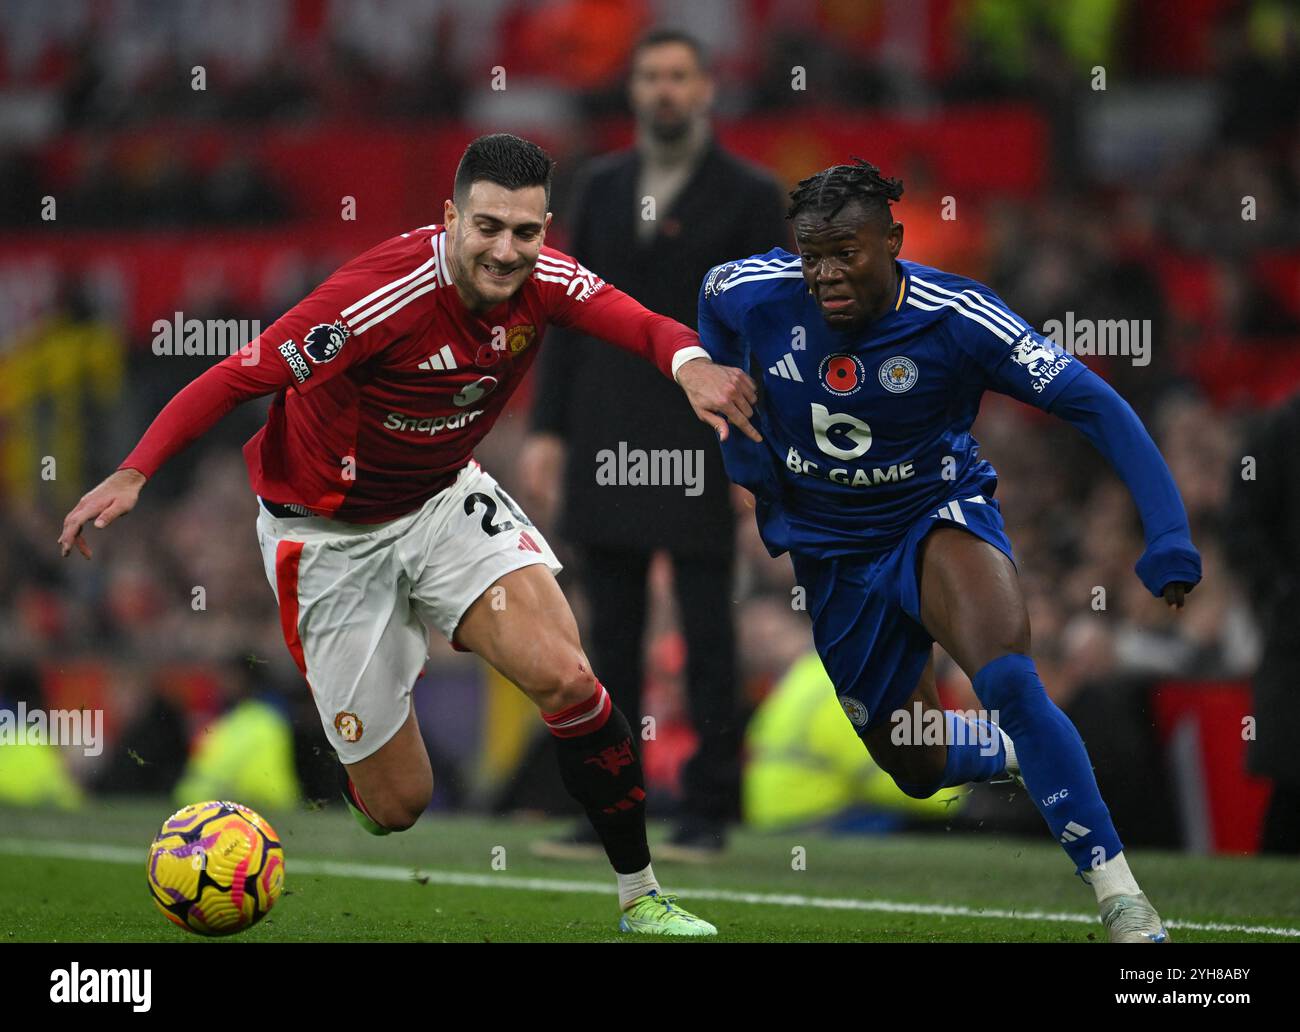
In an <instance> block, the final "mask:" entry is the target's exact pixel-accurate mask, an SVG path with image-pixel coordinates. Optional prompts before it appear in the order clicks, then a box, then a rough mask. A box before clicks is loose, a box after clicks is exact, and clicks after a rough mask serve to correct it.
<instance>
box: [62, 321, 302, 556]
mask: <svg viewBox="0 0 1300 1032" xmlns="http://www.w3.org/2000/svg"><path fill="white" fill-rule="evenodd" d="M259 345H262V346H263V350H258V347H259ZM251 355H257V356H258V357H261V358H263V359H265V357H266V356H265V350H264V343H263V342H260V341H259V342H254V344H252V345H249V347H247V348H244V349H243V350H241V351H239V352H236V353H235V354H233V355H230V356H228V357H227V358H225V359H223V360H222V361H220V362H218V363H217V364H216V365H214V366H213V367H212V368H211V369H208V370H206V371H205V372H203V373H202V374H201V375H200V376H198V377H196V378H195V379H194V380H193V381H192V382H191V383H190V384H188V385H187V386H186V387H184V388H183V389H182V390H180V391H179V392H177V394H176V396H175V397H174V398H172V400H171V401H169V402H168V403H167V404H166V405H165V406H164V407H163V410H162V411H161V412H160V413H158V416H157V418H156V419H154V421H153V422H152V423H151V424H150V425H149V429H148V430H146V431H145V434H144V436H143V437H142V438H140V443H139V444H137V445H136V446H135V448H134V449H133V450H132V452H131V454H130V455H128V456H127V457H126V458H125V459H124V460H123V461H122V464H121V465H120V466H118V468H117V471H116V472H115V473H113V474H112V475H111V476H109V477H108V478H107V479H105V480H104V481H103V483H101V484H100V485H99V486H98V487H96V488H94V489H93V490H91V491H90V492H89V493H88V494H85V495H82V497H81V500H80V501H79V502H77V504H76V506H75V507H74V508H73V510H72V511H71V512H70V513H68V515H67V517H66V518H65V519H64V521H63V532H62V533H61V534H60V535H59V548H60V550H61V552H62V555H63V556H64V557H65V558H66V557H67V556H68V555H69V554H70V553H71V552H72V548H73V546H74V545H75V546H76V547H77V549H78V551H80V552H81V554H82V555H83V556H85V557H86V558H87V559H89V558H90V556H91V550H90V546H89V545H87V544H86V540H85V538H83V537H82V535H81V531H82V528H83V527H84V526H85V525H86V524H87V523H89V522H90V521H91V520H94V522H95V526H96V527H97V528H99V529H103V528H104V527H107V526H108V525H109V524H110V523H112V522H113V521H114V520H115V519H117V518H118V517H119V516H122V515H125V514H126V513H128V512H130V511H131V510H132V509H134V508H135V503H136V501H137V500H138V499H139V497H140V490H141V488H143V487H144V485H145V482H146V481H147V480H148V479H149V478H150V477H151V476H153V475H154V473H156V472H157V471H158V470H159V468H161V467H162V465H163V464H164V463H165V462H166V461H167V460H168V459H170V458H171V457H172V456H174V455H176V454H177V453H178V452H180V451H182V450H183V449H184V448H186V447H187V446H188V445H190V444H191V443H193V442H194V441H195V440H197V439H198V438H200V437H202V436H203V435H204V434H205V433H207V432H208V431H209V430H210V429H212V427H214V426H215V425H216V424H217V423H218V422H219V421H220V420H221V418H222V417H223V416H225V415H226V414H227V413H228V412H230V410H231V409H233V408H234V407H235V406H236V405H238V404H240V403H241V402H244V401H248V400H250V399H252V398H257V397H260V396H262V395H264V394H271V393H273V392H275V391H277V390H280V389H281V388H284V387H287V386H288V381H289V379H290V374H289V373H288V372H287V370H286V367H285V366H284V364H283V363H281V362H278V361H260V362H255V363H252V364H249V365H245V364H244V362H246V361H247V360H248V358H249V356H251Z"/></svg>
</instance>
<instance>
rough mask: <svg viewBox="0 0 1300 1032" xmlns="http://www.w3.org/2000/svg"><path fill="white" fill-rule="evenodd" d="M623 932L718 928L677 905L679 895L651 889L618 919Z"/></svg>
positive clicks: (695, 932)
mask: <svg viewBox="0 0 1300 1032" xmlns="http://www.w3.org/2000/svg"><path fill="white" fill-rule="evenodd" d="M618 930H619V931H620V932H638V933H640V934H641V935H717V934H718V930H717V929H716V928H714V927H713V925H711V924H709V922H708V921H705V920H704V919H703V918H699V917H696V916H695V915H694V914H692V913H691V912H690V911H689V910H683V909H682V908H681V907H679V906H678V905H677V897H676V896H661V895H660V894H659V893H657V892H653V891H652V892H647V893H646V894H645V895H644V896H641V897H639V898H638V899H637V900H636V902H634V903H633V904H632V905H631V906H630V907H628V908H627V909H626V910H624V911H623V916H622V917H620V918H619V919H618Z"/></svg>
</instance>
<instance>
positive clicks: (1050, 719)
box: [973, 652, 1124, 872]
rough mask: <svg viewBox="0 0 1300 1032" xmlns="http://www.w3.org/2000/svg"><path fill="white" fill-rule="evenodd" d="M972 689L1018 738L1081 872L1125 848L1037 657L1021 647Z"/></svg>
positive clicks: (1055, 828)
mask: <svg viewBox="0 0 1300 1032" xmlns="http://www.w3.org/2000/svg"><path fill="white" fill-rule="evenodd" d="M973 687H974V689H975V694H976V695H977V696H979V700H980V702H981V703H983V704H984V706H985V708H986V709H988V710H990V711H995V715H996V719H997V723H998V724H999V725H1000V726H1001V728H1002V730H1003V731H1005V732H1006V733H1007V735H1008V736H1009V737H1010V738H1011V741H1012V742H1013V743H1015V747H1016V760H1017V762H1019V764H1020V776H1021V777H1022V778H1024V779H1025V787H1026V788H1027V789H1028V791H1029V794H1030V796H1031V797H1032V798H1033V800H1034V805H1035V806H1037V807H1038V812H1039V813H1041V814H1042V815H1043V819H1044V820H1046V821H1047V826H1048V827H1049V828H1051V829H1052V835H1053V836H1054V837H1055V838H1056V840H1057V841H1058V842H1059V843H1061V845H1062V846H1064V847H1065V851H1066V852H1067V853H1069V854H1070V859H1071V860H1073V861H1074V866H1075V870H1076V871H1079V872H1084V871H1087V870H1089V869H1090V868H1091V867H1093V866H1094V865H1095V864H1100V863H1104V862H1105V861H1107V860H1109V859H1110V858H1111V857H1113V856H1115V855H1116V854H1117V853H1119V851H1120V850H1121V849H1123V848H1124V847H1123V846H1122V845H1121V844H1120V841H1119V835H1118V834H1117V833H1116V832H1115V825H1114V824H1113V823H1112V822H1111V819H1110V812H1109V811H1108V810H1107V809H1106V804H1105V803H1103V802H1102V800H1101V793H1100V792H1099V791H1098V790H1097V779H1096V778H1094V777H1093V775H1092V763H1091V762H1090V761H1089V759H1088V752H1087V750H1086V749H1085V748H1084V745H1083V739H1082V738H1080V737H1079V732H1078V731H1077V730H1075V727H1074V724H1072V723H1071V722H1070V718H1069V717H1067V716H1066V715H1065V714H1064V713H1062V712H1061V710H1060V709H1059V708H1058V707H1057V705H1056V703H1054V702H1052V700H1051V699H1049V698H1048V697H1047V690H1046V689H1045V688H1044V687H1043V682H1042V681H1041V680H1039V677H1038V671H1037V670H1036V669H1035V668H1034V661H1033V660H1032V659H1030V658H1029V657H1028V656H1022V655H1020V654H1019V653H1014V652H1013V653H1010V654H1008V655H1005V656H1000V657H998V658H997V659H995V660H993V662H991V663H989V664H988V665H987V666H986V667H984V669H982V670H981V671H980V672H979V673H977V674H976V675H975V680H974V683H973ZM991 715H992V714H991Z"/></svg>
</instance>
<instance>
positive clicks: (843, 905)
mask: <svg viewBox="0 0 1300 1032" xmlns="http://www.w3.org/2000/svg"><path fill="white" fill-rule="evenodd" d="M0 853H8V854H10V855H14V856H39V857H46V858H49V859H54V860H89V861H94V862H96V863H111V864H139V865H140V867H141V868H143V867H144V864H145V858H146V851H145V850H141V849H130V848H127V847H126V846H106V845H80V844H78V843H76V842H27V841H24V840H21V839H0ZM285 870H286V872H287V873H289V874H318V875H327V876H330V877H336V878H362V879H365V880H367V881H394V882H405V881H411V880H412V879H413V878H414V877H416V876H418V877H419V878H420V879H422V880H423V881H425V882H430V883H432V884H434V885H460V886H465V887H468V888H476V889H516V890H522V891H524V892H570V893H580V894H590V895H598V896H608V895H610V894H611V893H612V892H613V888H612V885H611V883H610V882H607V881H561V880H559V879H557V878H516V877H513V876H511V875H508V874H470V873H468V872H465V871H432V870H421V869H419V868H411V867H394V866H392V865H391V864H357V863H342V862H340V861H337V860H294V861H293V862H292V863H289V864H287V865H286V868H285ZM684 893H685V895H688V896H690V898H691V899H693V900H707V901H715V902H719V903H746V904H750V905H753V906H778V907H808V908H811V909H814V910H857V911H865V912H870V913H885V914H918V915H921V916H925V917H974V918H980V919H984V920H1022V921H1057V922H1062V923H1066V924H1088V925H1094V924H1097V923H1098V922H1097V917H1096V915H1095V914H1066V913H1060V912H1053V911H1046V910H1005V909H1001V908H998V907H967V906H953V905H948V904H942V903H899V902H896V901H892V900H873V899H848V898H836V897H833V896H802V895H798V894H793V893H771V892H735V891H733V890H731V889H705V888H686V889H685V890H684ZM1165 924H1166V925H1168V926H1169V927H1170V928H1186V929H1188V930H1190V931H1194V932H1237V933H1239V934H1243V935H1278V936H1282V937H1284V938H1289V939H1295V938H1300V928H1277V927H1273V926H1270V925H1236V924H1224V923H1222V922H1218V921H1166V922H1165Z"/></svg>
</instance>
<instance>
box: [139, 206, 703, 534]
mask: <svg viewBox="0 0 1300 1032" xmlns="http://www.w3.org/2000/svg"><path fill="white" fill-rule="evenodd" d="M446 242H447V234H446V232H445V231H444V229H443V227H442V226H424V227H422V228H420V229H417V230H414V231H412V232H410V233H403V234H401V235H400V236H397V237H393V238H392V239H391V240H387V241H385V242H384V243H382V244H380V245H378V246H377V247H374V248H372V249H371V250H369V251H367V252H366V253H365V254H363V255H361V256H360V257H358V258H355V259H353V260H352V261H350V262H348V263H347V264H346V265H344V266H342V267H341V268H340V269H339V270H338V271H336V272H335V273H334V274H333V275H332V276H330V277H329V279H327V280H326V281H325V282H324V283H322V284H321V285H320V286H319V287H317V288H316V290H314V291H313V292H312V293H311V294H310V295H308V296H307V297H306V298H305V299H304V300H303V301H301V302H300V303H299V304H297V305H295V306H294V307H293V308H292V309H291V310H290V311H289V312H287V313H285V315H284V316H282V317H281V318H280V319H278V320H276V322H275V323H273V324H272V325H271V326H270V327H269V328H268V329H267V330H265V331H264V332H263V333H262V334H261V335H260V337H258V339H257V340H256V341H255V342H254V343H253V344H252V345H250V346H249V348H246V349H244V351H242V352H240V353H238V354H235V355H231V356H229V357H228V358H226V359H224V360H223V361H222V362H220V363H218V364H217V365H215V366H213V368H212V369H209V370H208V371H207V372H205V373H204V374H203V375H202V376H200V377H199V378H198V379H196V380H195V381H194V383H192V384H190V385H189V386H188V387H186V388H185V390H183V391H181V392H180V393H179V394H177V396H176V397H175V398H174V399H173V400H172V402H170V403H169V404H168V406H167V407H166V408H165V409H164V410H163V412H162V413H161V414H160V415H159V417H158V419H157V420H155V421H154V424H153V425H152V426H151V427H150V428H149V431H148V432H147V433H146V434H145V436H144V438H142V439H141V441H140V444H139V445H137V447H136V449H135V450H134V451H133V452H132V453H131V455H130V456H128V458H127V459H126V461H124V462H123V463H122V466H121V467H119V468H127V467H132V468H135V469H139V470H140V471H141V472H143V473H144V474H145V475H146V476H151V475H152V474H153V472H154V471H155V470H156V469H157V468H158V467H159V466H160V465H162V463H163V462H164V461H166V459H167V458H169V457H170V456H171V455H174V454H175V453H176V452H177V451H179V450H180V449H181V448H183V447H184V446H185V445H186V444H188V443H189V442H190V441H191V440H193V439H194V438H195V437H197V436H199V434H201V433H202V432H204V431H205V430H207V429H208V427H210V426H211V425H212V424H213V423H215V422H216V421H217V420H218V419H219V418H221V416H222V415H224V414H225V413H226V412H228V411H229V410H230V409H231V408H233V407H234V405H236V404H238V403H239V402H240V401H243V400H245V399H247V398H250V397H255V396H258V395H262V394H269V393H272V392H276V398H275V400H274V402H273V403H272V405H271V409H270V413H269V415H268V418H267V422H266V426H264V427H263V428H262V429H261V430H260V431H258V433H257V434H256V435H255V436H254V437H253V438H252V440H250V441H249V442H248V444H247V445H246V446H245V448H244V456H245V460H246V461H247V463H248V471H249V478H250V480H251V482H252V485H253V490H254V491H256V492H257V493H258V494H259V495H261V496H262V497H263V498H266V499H267V500H269V501H275V502H282V503H291V504H297V505H302V506H305V507H307V508H308V509H310V510H312V511H313V512H316V513H318V514H320V515H322V516H329V517H332V518H335V519H340V520H345V521H348V522H353V523H375V522H380V521H384V520H390V519H395V518H397V517H398V516H401V515H403V514H405V513H408V512H410V511H412V510H413V509H415V508H418V507H419V506H420V505H421V504H423V502H424V501H425V500H426V499H428V498H429V497H430V496H431V495H433V494H434V493H436V492H437V491H440V490H442V489H443V488H444V487H446V486H447V485H448V484H450V483H451V481H452V480H454V479H455V476H456V473H457V472H458V471H459V470H460V469H461V468H462V467H463V466H464V465H465V464H466V463H467V462H469V461H470V459H471V458H472V455H473V450H474V446H475V445H476V444H477V443H478V442H479V441H480V440H481V439H482V438H483V437H484V435H486V434H487V432H488V431H489V430H490V429H492V424H493V423H494V422H495V421H496V418H497V416H498V415H499V414H500V412H501V410H502V408H503V407H504V406H505V404H506V401H507V400H508V399H509V397H510V395H511V394H512V393H514V391H515V389H516V388H517V387H518V386H519V382H520V380H521V379H522V378H523V376H524V374H525V373H527V372H528V369H529V367H530V366H531V365H532V363H533V359H534V357H535V356H536V354H537V349H538V347H540V345H541V343H542V338H543V337H544V336H545V333H546V328H547V326H548V325H550V324H551V323H557V324H559V325H560V326H573V327H576V328H578V329H580V330H582V331H583V332H584V333H587V334H590V335H592V336H595V337H601V338H603V339H605V340H608V341H610V342H611V343H613V344H616V345H619V346H621V347H624V348H627V349H629V350H631V351H634V352H636V353H637V354H640V355H641V356H643V357H644V358H646V359H649V360H651V361H653V362H655V363H656V364H657V365H658V366H659V368H660V369H661V370H662V371H663V372H664V374H665V375H668V376H671V375H672V364H673V356H674V355H675V354H677V353H678V352H680V351H681V350H682V349H683V348H688V347H693V346H696V345H698V339H697V337H696V335H695V333H694V332H693V331H692V330H690V329H689V328H688V327H686V326H683V325H682V324H681V323H678V322H675V321H674V320H672V319H668V318H667V317H665V316H661V315H656V314H654V313H652V312H649V311H647V310H646V309H645V308H643V307H642V306H641V305H639V304H637V303H636V302H635V301H634V300H632V299H631V298H630V297H628V296H627V295H626V294H624V293H622V292H621V291H619V290H618V289H616V288H615V287H613V286H611V285H609V284H607V283H605V282H604V281H603V280H602V279H601V278H600V277H599V276H597V275H595V274H594V273H592V272H591V271H589V270H588V269H585V268H584V267H583V266H582V265H580V264H579V263H578V262H577V261H575V260H574V259H572V258H570V257H568V256H567V255H565V254H562V253H561V252H559V251H556V250H554V249H552V248H549V247H543V248H542V251H541V254H540V256H539V257H538V260H537V265H536V267H535V268H534V270H533V273H532V275H531V276H529V278H528V279H527V280H525V281H524V285H523V286H522V287H521V288H520V290H519V291H517V292H516V293H515V295H514V296H513V297H512V298H511V299H510V300H509V301H506V302H504V303H503V304H501V305H498V306H497V307H495V308H493V309H490V310H489V311H487V312H485V313H480V314H476V313H474V312H471V311H469V310H468V309H467V308H466V307H465V305H464V304H463V303H462V302H461V299H460V295H459V294H457V292H456V287H455V285H454V284H453V283H452V279H451V274H450V270H449V268H448V262H447V257H446V252H445V248H446ZM701 354H702V352H701ZM253 357H255V358H256V361H255V362H253V363H252V364H245V363H248V362H250V359H252V358H253Z"/></svg>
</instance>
